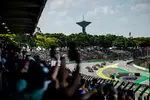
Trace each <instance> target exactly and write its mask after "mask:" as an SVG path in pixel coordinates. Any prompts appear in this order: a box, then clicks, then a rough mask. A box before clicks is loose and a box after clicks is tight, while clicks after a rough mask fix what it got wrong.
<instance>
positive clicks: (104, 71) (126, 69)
mask: <svg viewBox="0 0 150 100" xmlns="http://www.w3.org/2000/svg"><path fill="white" fill-rule="evenodd" d="M127 62H129V61H123V60H118V61H113V62H110V61H108V62H107V61H105V63H106V65H103V67H100V66H98V67H97V68H96V69H94V68H93V66H95V67H96V65H102V64H103V61H97V62H82V63H81V73H82V74H85V75H90V76H94V77H100V78H103V79H107V80H119V81H120V82H119V84H118V85H120V84H121V82H123V81H124V82H132V83H136V84H137V85H135V86H133V88H132V89H133V90H135V89H136V88H137V87H138V85H139V84H145V85H149V75H150V73H149V72H144V71H142V70H139V69H137V68H135V67H134V66H132V64H131V65H127ZM74 66H75V64H73V63H72V64H67V67H68V68H69V69H70V70H73V69H74ZM90 68H91V69H93V70H92V71H91V70H89V69H90ZM136 74H137V75H136ZM139 74H140V75H139ZM130 86H131V85H128V86H127V88H129V87H130ZM144 88H145V87H142V86H141V87H140V89H139V90H138V91H137V92H138V93H139V94H140V93H141V92H142V91H143V90H144ZM149 91H150V89H147V90H146V91H145V92H144V95H147V94H148V93H149Z"/></svg>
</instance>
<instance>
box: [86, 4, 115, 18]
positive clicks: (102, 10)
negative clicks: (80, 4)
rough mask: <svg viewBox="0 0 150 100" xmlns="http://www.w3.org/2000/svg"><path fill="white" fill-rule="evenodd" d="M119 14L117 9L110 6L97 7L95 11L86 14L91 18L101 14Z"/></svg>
mask: <svg viewBox="0 0 150 100" xmlns="http://www.w3.org/2000/svg"><path fill="white" fill-rule="evenodd" d="M116 12H117V9H116V8H114V9H113V8H112V7H109V6H102V7H96V8H94V9H93V10H91V11H89V12H87V13H86V16H87V17H88V19H89V18H92V17H95V16H97V15H99V13H103V14H104V15H108V14H109V15H112V14H114V13H116Z"/></svg>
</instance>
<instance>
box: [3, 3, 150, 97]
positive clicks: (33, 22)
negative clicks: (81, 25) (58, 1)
mask: <svg viewBox="0 0 150 100" xmlns="http://www.w3.org/2000/svg"><path fill="white" fill-rule="evenodd" d="M46 1H47V0H43V1H42V0H33V1H30V0H21V1H19V0H14V2H12V0H5V1H4V3H1V4H0V8H1V9H3V11H2V12H0V24H1V25H0V33H3V34H6V33H16V34H20V33H23V34H27V33H28V34H30V36H31V37H30V39H31V40H32V39H33V36H35V35H34V30H35V29H36V26H37V22H38V20H39V17H40V15H41V13H42V10H43V9H44V7H45V3H46ZM16 12H18V13H16ZM16 34H15V35H16ZM15 35H14V36H15ZM83 35H84V34H83ZM23 36H24V35H23ZM6 37H7V36H6ZM40 38H41V40H42V41H44V40H46V36H45V37H44V38H42V35H41V37H40ZM1 39H3V38H1ZM51 39H53V40H55V39H56V38H49V40H51ZM8 40H9V39H8V37H7V38H6V40H5V41H4V43H3V42H2V45H0V100H50V99H53V98H54V99H56V100H57V99H67V100H95V99H102V100H150V86H149V75H150V73H149V72H148V67H150V57H149V56H150V52H149V51H148V50H147V49H146V48H144V47H139V48H136V49H134V48H131V49H130V50H128V49H118V48H115V49H109V48H103V47H101V46H90V47H88V46H85V47H82V46H81V45H80V46H79V47H71V46H69V42H68V44H67V43H66V44H67V47H60V48H58V49H56V48H55V46H54V48H52V45H51V49H50V47H49V48H48V49H41V50H38V49H37V48H36V47H35V48H29V50H26V49H21V47H22V46H20V47H19V46H16V45H14V44H9V41H8ZM10 40H13V39H12V38H11V39H10ZM62 40H63V39H62ZM27 41H28V40H27ZM35 41H36V40H35ZM59 41H60V40H59ZM30 42H32V41H30ZM57 42H58V41H57ZM80 42H81V41H80ZM38 43H39V44H40V43H41V42H39V41H38ZM51 43H53V42H51ZM73 43H74V42H73ZM98 43H100V42H98ZM18 44H19V43H18ZM30 44H31V43H30ZM58 44H60V43H58ZM74 44H75V43H74ZM30 46H31V45H30ZM58 46H59V45H58ZM81 47H82V48H81ZM70 51H71V52H70Z"/></svg>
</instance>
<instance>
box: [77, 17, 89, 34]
mask: <svg viewBox="0 0 150 100" xmlns="http://www.w3.org/2000/svg"><path fill="white" fill-rule="evenodd" d="M76 24H78V25H79V26H81V27H82V33H86V27H87V26H88V25H89V24H91V22H88V21H85V20H84V16H83V21H81V22H77V23H76Z"/></svg>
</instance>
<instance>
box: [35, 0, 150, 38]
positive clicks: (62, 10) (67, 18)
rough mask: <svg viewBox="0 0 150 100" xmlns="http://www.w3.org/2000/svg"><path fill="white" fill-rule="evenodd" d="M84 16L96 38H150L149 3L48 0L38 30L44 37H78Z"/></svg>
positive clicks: (138, 0)
mask: <svg viewBox="0 0 150 100" xmlns="http://www.w3.org/2000/svg"><path fill="white" fill-rule="evenodd" d="M83 15H84V19H85V20H86V21H90V22H92V23H91V24H90V25H89V26H87V29H86V32H87V33H90V34H93V35H105V34H108V33H111V34H116V35H123V36H126V37H128V35H129V32H131V34H132V36H133V37H150V0H47V3H46V6H45V8H44V10H43V13H42V15H41V18H40V20H39V23H38V27H40V28H41V31H42V32H43V33H64V34H66V35H69V34H72V33H79V32H81V27H80V26H78V25H77V24H76V22H79V21H82V20H83Z"/></svg>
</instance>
